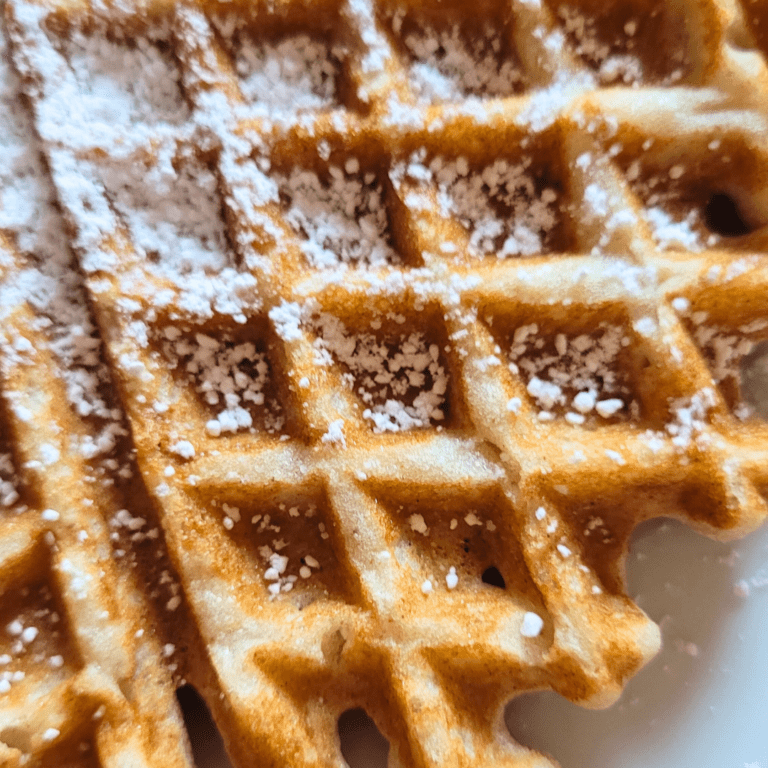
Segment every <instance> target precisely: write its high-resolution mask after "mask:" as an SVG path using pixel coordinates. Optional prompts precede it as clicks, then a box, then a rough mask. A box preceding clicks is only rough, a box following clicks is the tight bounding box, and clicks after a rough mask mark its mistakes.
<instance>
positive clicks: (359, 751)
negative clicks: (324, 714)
mask: <svg viewBox="0 0 768 768" xmlns="http://www.w3.org/2000/svg"><path fill="white" fill-rule="evenodd" d="M337 728H338V732H339V742H340V744H341V754H342V757H343V758H344V760H345V761H346V764H347V765H348V766H349V768H387V758H388V756H389V742H388V741H387V740H386V738H384V736H383V735H382V733H381V731H380V730H379V729H378V728H377V727H376V723H374V722H373V720H372V719H371V717H370V716H369V715H368V713H367V712H366V711H365V710H364V709H361V708H360V707H358V708H356V709H348V710H347V711H346V712H344V713H343V714H342V715H341V717H339V722H338V726H337Z"/></svg>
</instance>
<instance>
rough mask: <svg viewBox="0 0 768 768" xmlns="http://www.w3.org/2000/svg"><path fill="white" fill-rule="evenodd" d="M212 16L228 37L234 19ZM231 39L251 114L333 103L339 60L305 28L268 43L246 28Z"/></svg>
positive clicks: (277, 115) (278, 115) (273, 114)
mask: <svg viewBox="0 0 768 768" xmlns="http://www.w3.org/2000/svg"><path fill="white" fill-rule="evenodd" d="M214 22H215V23H217V25H218V26H219V27H220V28H221V29H222V31H223V32H224V33H225V39H229V36H230V35H231V34H232V32H233V27H234V24H235V20H234V19H228V20H226V21H222V20H216V19H214ZM235 41H236V42H235V45H234V50H233V54H234V62H233V63H234V67H235V71H236V72H237V75H238V76H239V82H240V88H241V90H242V92H243V96H244V97H245V98H246V100H247V102H248V105H247V109H248V111H249V112H250V113H251V114H254V115H258V116H260V117H267V118H271V119H285V118H289V117H291V116H293V115H296V114H298V113H300V112H305V111H307V110H324V109H329V108H331V107H333V106H335V105H336V104H337V101H336V81H337V78H338V76H339V72H340V67H341V65H340V62H339V59H338V57H337V55H336V54H335V53H334V52H333V50H332V49H331V47H330V46H329V45H328V44H327V43H325V42H323V41H321V40H317V39H314V38H312V37H310V36H309V35H306V34H295V35H290V36H287V37H284V38H283V39H281V40H278V41H277V42H275V43H269V42H264V41H258V40H254V39H253V38H252V37H251V36H250V35H249V34H247V33H246V32H245V31H241V32H239V33H238V34H236V36H235Z"/></svg>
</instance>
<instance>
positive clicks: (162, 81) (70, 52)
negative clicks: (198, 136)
mask: <svg viewBox="0 0 768 768" xmlns="http://www.w3.org/2000/svg"><path fill="white" fill-rule="evenodd" d="M57 42H58V41H57ZM60 44H61V47H62V52H63V54H64V56H65V57H66V59H67V62H68V64H69V68H70V70H71V72H72V75H73V76H74V82H72V81H69V84H70V85H74V86H75V87H74V88H73V89H70V88H67V89H66V90H65V91H64V92H62V93H60V94H59V98H60V99H61V100H62V102H63V100H64V99H67V100H68V104H67V112H68V113H69V115H70V116H71V117H74V118H76V119H78V120H79V121H82V123H84V124H90V130H93V131H111V130H113V129H114V128H117V127H121V128H126V129H128V128H130V127H131V126H134V125H136V124H137V123H143V124H149V123H171V124H178V123H181V122H183V121H184V120H186V119H187V117H188V114H189V110H188V107H187V104H186V102H185V101H184V99H183V98H182V95H181V90H180V88H179V72H178V68H177V66H176V64H175V62H174V60H173V57H172V55H171V54H170V52H169V50H168V48H167V45H164V44H163V43H162V42H154V41H151V40H149V39H148V38H146V37H142V36H140V35H137V36H132V37H130V38H127V39H124V40H116V41H115V40H111V39H108V38H107V37H106V35H105V34H98V33H92V34H85V33H83V32H81V31H80V30H77V29H74V30H72V32H71V34H70V35H69V36H68V37H67V38H66V41H62V42H61V43H60ZM70 100H71V101H70Z"/></svg>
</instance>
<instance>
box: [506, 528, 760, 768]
mask: <svg viewBox="0 0 768 768" xmlns="http://www.w3.org/2000/svg"><path fill="white" fill-rule="evenodd" d="M627 565H628V567H627V571H628V573H627V578H628V582H629V588H630V589H629V593H630V595H632V596H633V597H636V599H637V602H638V604H639V605H640V606H641V607H642V608H643V610H645V612H646V613H647V614H648V615H649V616H650V617H651V618H652V619H653V620H654V621H656V622H659V623H660V624H661V627H662V636H663V641H664V644H663V648H662V650H661V652H660V654H659V655H658V656H657V657H656V658H655V659H654V660H653V661H652V662H651V663H650V664H649V665H648V666H647V667H646V668H645V669H643V670H641V671H640V672H639V673H638V675H637V676H636V677H635V678H634V679H633V680H631V681H630V682H629V684H628V685H627V687H626V689H625V691H624V694H623V696H622V697H621V699H620V700H619V701H618V702H617V703H616V704H614V705H613V706H612V707H610V708H609V709H607V710H603V711H590V710H585V709H582V708H580V707H577V706H575V705H573V704H571V703H569V702H567V701H565V700H564V699H562V698H561V697H559V696H558V695H557V694H553V693H542V694H535V695H530V696H527V697H522V698H520V699H518V700H516V701H515V702H513V703H512V704H511V705H510V707H509V708H508V710H507V723H508V725H509V726H510V730H511V731H512V733H513V735H514V736H515V738H517V739H518V741H520V742H522V743H524V744H526V745H528V746H531V747H535V748H536V749H539V750H541V751H543V752H546V753H549V754H550V755H552V756H553V757H555V758H556V759H557V760H559V762H560V763H561V765H562V768H650V767H651V766H653V768H768V696H767V695H766V694H767V693H768V526H763V528H761V529H760V530H758V531H757V532H755V533H753V534H752V535H751V536H749V537H747V538H746V539H743V540H741V541H738V542H735V543H731V544H720V543H717V542H713V541H710V540H709V539H706V538H704V537H703V536H699V535H698V534H696V533H693V532H692V531H691V530H690V529H688V528H686V527H685V526H683V525H681V524H679V523H676V522H673V521H662V520H655V521H651V522H649V523H646V524H645V525H643V526H641V527H640V528H638V530H637V531H636V532H635V535H634V537H633V542H632V551H631V554H630V557H629V562H628V564H627ZM747 590H748V594H747V595H744V593H745V592H746V591H747Z"/></svg>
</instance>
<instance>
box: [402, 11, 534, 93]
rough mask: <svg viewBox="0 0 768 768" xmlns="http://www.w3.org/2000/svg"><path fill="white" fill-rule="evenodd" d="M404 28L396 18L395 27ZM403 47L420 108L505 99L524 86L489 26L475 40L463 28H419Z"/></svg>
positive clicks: (518, 72) (519, 75)
mask: <svg viewBox="0 0 768 768" xmlns="http://www.w3.org/2000/svg"><path fill="white" fill-rule="evenodd" d="M400 24H402V19H401V18H400V17H399V16H395V18H394V19H393V27H396V26H399V25H400ZM403 43H404V45H405V48H406V50H407V51H408V53H409V54H410V58H411V61H410V66H409V73H410V80H411V88H412V89H413V91H414V93H415V94H416V97H417V101H418V102H419V103H421V104H433V103H438V102H442V101H459V100H463V99H465V98H467V97H469V96H478V97H488V98H491V97H506V96H511V95H513V94H514V93H516V92H517V91H519V90H520V89H521V88H522V86H523V82H524V80H523V75H522V73H521V71H520V70H519V69H518V68H517V66H516V65H515V62H514V61H512V59H511V58H509V57H508V56H505V55H504V53H503V51H502V41H501V35H500V34H499V33H498V32H497V31H495V30H494V29H493V28H492V27H491V26H490V25H487V26H486V27H485V29H484V30H483V31H482V32H481V33H480V34H478V35H477V36H475V37H473V38H472V39H469V38H467V36H466V35H465V34H464V33H463V31H462V29H461V27H460V26H459V25H458V24H455V25H453V26H452V27H450V28H448V29H443V30H435V29H431V28H428V27H427V28H417V29H415V30H413V31H410V32H408V33H407V34H405V35H404V36H403Z"/></svg>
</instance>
